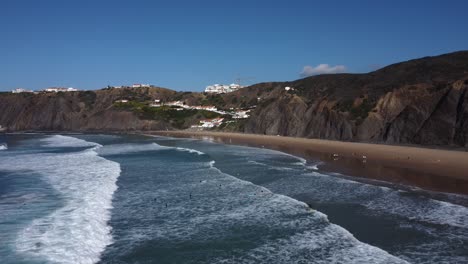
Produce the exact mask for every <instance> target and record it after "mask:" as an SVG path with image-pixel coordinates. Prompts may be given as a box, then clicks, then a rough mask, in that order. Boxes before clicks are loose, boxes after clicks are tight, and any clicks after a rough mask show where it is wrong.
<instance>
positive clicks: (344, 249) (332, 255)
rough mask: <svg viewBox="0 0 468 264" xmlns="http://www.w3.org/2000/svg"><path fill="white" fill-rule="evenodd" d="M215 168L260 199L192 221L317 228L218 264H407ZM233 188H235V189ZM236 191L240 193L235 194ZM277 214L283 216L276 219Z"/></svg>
mask: <svg viewBox="0 0 468 264" xmlns="http://www.w3.org/2000/svg"><path fill="white" fill-rule="evenodd" d="M214 164H215V163H214V162H210V163H209V165H210V168H212V169H215V170H217V171H218V172H219V173H221V174H222V175H223V176H225V177H228V178H229V179H230V180H231V181H233V183H235V184H236V186H237V187H239V185H242V187H241V190H242V191H243V192H248V191H249V189H254V190H255V192H256V193H258V195H250V196H249V197H248V198H244V199H253V200H252V203H250V204H248V205H247V206H242V207H238V208H236V209H235V210H231V211H229V212H226V213H225V214H215V215H206V216H200V217H197V218H193V219H191V221H193V222H196V223H200V224H201V223H203V224H208V223H209V222H229V221H232V222H234V223H245V222H249V221H258V220H259V219H258V218H260V219H261V222H263V223H265V225H268V226H270V227H274V226H275V225H279V226H281V227H282V228H286V227H287V226H290V227H291V228H293V229H297V225H303V224H311V226H315V228H314V229H312V230H307V231H304V232H300V233H296V234H295V235H293V236H291V237H288V238H282V239H277V240H269V241H268V242H267V243H266V244H263V245H261V246H259V247H257V248H255V249H252V250H250V251H249V252H248V253H247V256H246V255H244V256H242V257H239V259H231V260H226V259H218V260H217V261H216V262H221V263H225V262H226V263H237V262H242V263H258V262H262V263H290V262H309V261H310V260H311V259H314V261H316V263H407V262H406V261H404V260H401V259H399V258H398V257H395V256H393V255H391V254H389V253H388V252H386V251H384V250H382V249H380V248H377V247H374V246H371V245H368V244H365V243H363V242H360V241H358V240H357V239H356V238H355V237H354V236H353V235H352V234H351V233H349V232H348V231H347V230H345V229H344V228H341V227H340V226H338V225H335V224H332V223H330V222H329V221H328V217H327V216H326V215H325V214H323V213H320V212H318V211H314V210H311V209H309V208H308V205H307V204H305V203H303V202H300V201H298V200H296V199H293V198H291V197H288V196H284V195H280V194H275V193H272V192H271V191H270V190H268V189H266V188H264V187H260V186H257V185H254V184H253V183H251V182H248V181H244V180H241V179H238V178H236V177H234V176H232V175H229V174H225V173H223V172H222V171H220V170H219V169H218V168H216V167H215V166H214ZM229 188H233V186H230V187H229ZM232 191H233V192H236V193H237V191H235V190H232ZM308 210H309V211H311V214H310V215H309V216H308V217H307V218H301V219H298V218H297V217H293V218H288V217H286V219H288V220H287V221H285V219H283V220H280V219H277V218H278V217H285V215H283V214H286V215H288V214H291V215H292V216H294V215H296V214H297V216H299V215H301V214H303V213H304V212H306V211H308ZM276 214H280V215H278V216H275V215H276ZM255 218H257V220H255ZM312 223H313V224H312Z"/></svg>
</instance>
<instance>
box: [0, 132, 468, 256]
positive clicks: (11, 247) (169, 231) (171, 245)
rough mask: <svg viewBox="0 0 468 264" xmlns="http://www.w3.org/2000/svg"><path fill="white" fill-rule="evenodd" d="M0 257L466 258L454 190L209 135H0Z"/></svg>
mask: <svg viewBox="0 0 468 264" xmlns="http://www.w3.org/2000/svg"><path fill="white" fill-rule="evenodd" d="M1 143H6V144H7V146H8V147H7V148H5V149H3V150H0V234H1V238H0V262H1V263H405V262H410V263H466V262H467V261H468V209H467V207H466V204H467V201H468V198H467V197H466V196H457V195H448V194H447V195H440V194H438V195H437V199H435V198H434V197H435V196H434V195H433V194H431V193H427V192H423V191H420V190H416V191H414V190H408V189H401V188H400V187H398V186H392V185H388V184H387V185H386V186H379V185H381V184H380V183H375V182H368V183H366V182H357V181H354V180H353V178H350V177H346V176H340V175H326V174H324V173H323V172H320V171H318V170H317V168H316V166H315V165H316V164H314V162H313V161H309V162H306V161H305V160H303V159H300V158H298V157H294V156H291V155H288V154H285V153H281V152H277V151H272V150H267V149H258V148H249V147H240V146H228V145H223V144H215V143H211V142H209V141H198V140H185V139H172V138H156V137H155V138H152V137H143V136H120V135H68V136H60V135H3V136H0V144H1Z"/></svg>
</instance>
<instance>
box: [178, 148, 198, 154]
mask: <svg viewBox="0 0 468 264" xmlns="http://www.w3.org/2000/svg"><path fill="white" fill-rule="evenodd" d="M176 149H177V150H178V151H185V152H189V153H196V154H198V155H203V154H205V153H203V152H201V151H198V150H196V149H189V148H176Z"/></svg>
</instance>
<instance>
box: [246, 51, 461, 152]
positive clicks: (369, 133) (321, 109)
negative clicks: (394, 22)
mask: <svg viewBox="0 0 468 264" xmlns="http://www.w3.org/2000/svg"><path fill="white" fill-rule="evenodd" d="M285 86H290V87H293V88H294V90H290V91H285V89H284V87H285ZM251 89H252V90H265V91H268V92H267V93H264V94H263V95H262V98H261V99H260V103H259V105H258V106H257V108H256V110H255V111H254V112H253V114H252V117H251V118H250V119H249V120H248V122H247V124H246V125H245V129H244V130H245V132H248V133H259V134H272V135H276V134H279V135H287V136H296V137H308V138H322V139H334V140H346V141H364V142H385V143H398V144H406V143H409V144H423V145H451V146H460V147H468V93H467V89H468V52H456V53H451V54H446V55H442V56H437V57H427V58H422V59H418V60H412V61H408V62H403V63H399V64H395V65H391V66H388V67H386V68H383V69H381V70H378V71H375V72H371V73H368V74H337V75H321V76H314V77H309V78H305V79H301V80H297V81H294V82H287V83H273V84H272V83H268V84H258V85H256V86H255V87H252V88H251Z"/></svg>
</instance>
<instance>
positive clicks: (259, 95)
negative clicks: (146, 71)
mask: <svg viewBox="0 0 468 264" xmlns="http://www.w3.org/2000/svg"><path fill="white" fill-rule="evenodd" d="M287 86H288V87H292V88H293V89H292V90H289V91H286V90H285V89H284V88H285V87H287ZM467 89H468V51H462V52H455V53H451V54H445V55H441V56H436V57H426V58H422V59H417V60H411V61H407V62H402V63H398V64H394V65H390V66H388V67H385V68H383V69H380V70H378V71H375V72H371V73H367V74H335V75H320V76H314V77H309V78H305V79H300V80H297V81H293V82H276V83H260V84H256V85H253V86H250V87H247V88H245V89H241V90H239V91H237V92H234V93H229V94H225V95H222V96H220V95H207V94H203V93H192V92H185V93H184V92H175V91H172V90H169V89H164V88H140V89H104V90H98V91H83V92H70V93H41V94H37V95H33V94H11V93H0V125H1V126H3V127H6V128H7V129H8V130H9V131H25V130H41V131H45V130H48V131H50V130H54V131H97V130H105V131H132V130H166V129H176V128H185V127H189V126H190V124H193V123H197V122H198V120H199V119H203V118H209V116H210V115H209V114H207V113H200V112H196V111H195V112H187V113H182V112H177V111H175V110H174V111H172V110H170V109H169V110H168V111H165V112H159V110H155V109H154V108H149V107H144V106H142V105H143V102H145V103H146V104H147V103H148V102H150V101H152V100H154V99H161V100H163V101H169V100H181V101H184V102H185V103H186V104H189V105H195V104H205V105H216V106H218V107H224V108H226V109H229V108H231V107H235V108H238V107H240V108H249V107H250V108H253V107H255V108H254V110H253V111H252V113H251V117H250V118H249V119H248V120H246V121H243V122H238V124H237V125H236V126H232V127H230V129H231V130H233V129H234V130H237V131H239V132H247V133H257V134H269V135H285V136H295V137H307V138H322V139H333V140H345V141H363V142H383V143H397V144H407V143H408V144H422V145H443V146H455V147H468V92H467ZM119 99H128V100H132V102H133V104H132V106H133V107H132V108H122V107H120V108H119V107H116V104H115V101H116V100H119ZM140 102H141V103H140ZM171 111H172V112H171ZM226 129H227V128H226Z"/></svg>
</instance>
